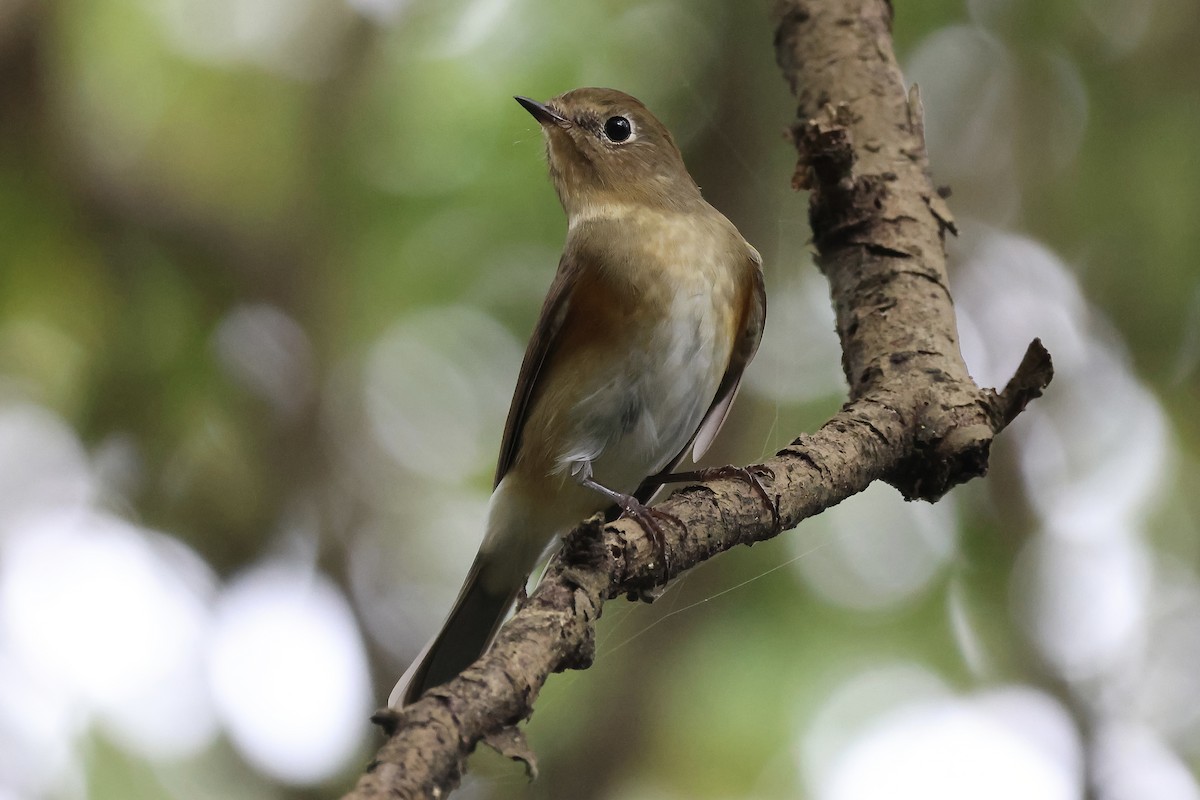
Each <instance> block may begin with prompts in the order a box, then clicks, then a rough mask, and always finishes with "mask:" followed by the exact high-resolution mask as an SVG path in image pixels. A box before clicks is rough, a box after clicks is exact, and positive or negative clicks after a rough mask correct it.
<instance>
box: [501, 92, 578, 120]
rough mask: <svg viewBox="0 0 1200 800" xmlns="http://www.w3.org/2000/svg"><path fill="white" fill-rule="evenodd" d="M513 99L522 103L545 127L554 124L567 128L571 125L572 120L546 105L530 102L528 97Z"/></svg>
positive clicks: (534, 101)
mask: <svg viewBox="0 0 1200 800" xmlns="http://www.w3.org/2000/svg"><path fill="white" fill-rule="evenodd" d="M513 99H514V100H516V101H517V102H518V103H520V104H521V105H522V107H524V109H525V110H526V111H528V112H529V113H530V114H532V115H533V118H534V119H536V120H537V121H538V122H540V123H541V124H543V125H550V124H554V125H558V126H560V127H563V128H565V127H567V126H568V125H570V124H571V120H569V119H567V118H566V117H564V116H563V115H562V114H559V113H558V112H557V111H554V110H553V109H551V108H550V107H549V106H547V105H545V104H544V103H539V102H538V101H537V100H530V99H529V98H528V97H520V96H518V97H514V98H513Z"/></svg>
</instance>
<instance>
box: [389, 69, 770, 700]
mask: <svg viewBox="0 0 1200 800" xmlns="http://www.w3.org/2000/svg"><path fill="white" fill-rule="evenodd" d="M516 100H517V102H519V103H520V104H521V105H522V106H524V107H525V109H526V110H527V111H528V112H529V113H530V114H532V115H533V117H534V119H536V120H537V121H538V122H539V123H540V124H541V126H542V133H543V135H544V136H545V139H546V150H547V155H548V161H549V166H550V177H551V179H552V180H553V181H554V188H555V190H556V191H557V192H558V198H559V201H560V202H561V203H562V207H563V210H564V211H565V212H566V214H567V242H566V247H565V249H564V250H563V255H562V260H561V261H560V262H559V265H558V273H557V274H556V275H555V277H554V282H553V283H552V284H551V286H550V292H549V294H548V295H547V297H546V301H545V303H544V305H543V306H542V312H541V316H540V317H539V319H538V321H537V326H536V328H535V329H534V331H533V338H532V339H530V342H529V347H528V349H527V350H526V352H525V360H524V362H523V363H522V364H521V372H520V375H519V376H518V378H517V388H516V392H515V393H514V395H513V400H512V406H511V408H510V410H509V412H508V422H507V424H506V425H505V429H504V438H503V441H502V443H501V445H500V461H499V464H498V465H497V467H496V483H495V491H494V492H493V494H492V499H491V503H490V505H489V507H488V518H487V530H486V533H485V535H484V539H483V544H482V546H481V547H480V549H479V554H478V555H477V556H476V557H475V563H474V564H473V565H472V567H471V571H470V573H469V574H468V575H467V579H466V582H465V583H464V584H463V587H462V590H461V591H460V593H459V595H458V600H457V601H456V602H455V604H454V608H453V610H452V611H451V612H450V616H449V617H448V618H447V620H446V622H445V624H444V625H443V627H442V630H441V632H440V633H438V635H437V636H436V637H435V638H434V639H433V641H432V642H430V643H429V644H428V645H427V646H426V647H425V649H424V651H422V653H421V654H420V655H419V656H418V657H417V659H416V661H415V662H414V663H413V665H412V666H411V667H410V668H409V670H408V671H407V672H406V673H405V675H404V677H402V678H401V679H400V682H399V683H398V684H397V685H396V688H395V689H394V690H393V691H392V695H391V697H390V698H389V700H388V704H389V705H390V706H393V707H396V708H400V707H402V706H404V705H407V704H408V703H411V702H413V701H414V700H415V699H416V698H417V697H419V696H420V695H421V694H422V693H423V692H424V691H425V690H426V689H428V688H430V687H432V686H437V685H440V684H442V683H445V682H446V681H448V680H450V679H451V678H453V677H454V676H455V675H457V674H458V672H459V671H461V670H462V669H464V668H465V667H467V666H468V665H470V664H471V662H473V661H474V660H475V659H476V658H478V657H479V656H480V655H482V654H483V652H484V651H486V650H487V648H488V646H489V645H490V644H491V641H492V639H493V638H494V637H495V635H496V632H497V630H498V629H499V627H500V624H501V622H503V620H504V618H505V616H506V615H507V614H508V612H509V610H510V609H511V608H512V606H513V604H514V603H515V601H516V598H517V596H518V594H519V593H520V591H521V589H522V588H523V587H524V586H525V582H526V581H527V580H528V578H529V574H530V573H531V572H532V570H533V568H534V567H535V566H536V565H537V563H538V561H539V560H540V559H541V558H542V557H543V555H545V553H546V551H547V549H548V548H549V547H550V546H552V545H554V544H555V543H556V542H557V537H558V536H559V535H560V534H561V533H563V532H565V531H566V530H568V529H569V528H570V527H571V526H573V525H575V524H577V523H578V522H580V521H581V520H583V519H585V518H586V517H588V516H590V515H592V514H595V513H596V512H598V511H603V510H605V509H607V508H610V507H612V506H614V505H616V506H618V507H620V508H621V509H622V510H624V511H625V512H626V513H628V514H633V515H637V516H638V517H639V518H640V519H644V518H645V509H644V508H643V507H642V505H641V501H642V500H646V499H648V498H649V496H650V495H651V494H653V492H654V490H655V489H656V488H657V487H658V486H659V485H661V483H662V482H663V478H664V476H665V473H666V472H667V471H669V470H671V469H673V468H674V467H675V465H676V464H678V463H679V462H680V461H681V460H682V459H683V457H684V456H685V455H686V454H687V452H688V450H691V451H692V455H693V458H695V459H699V458H700V456H701V455H703V453H704V451H705V450H707V449H708V447H709V445H710V444H712V441H713V439H714V437H716V435H717V431H718V430H720V428H721V425H722V423H723V422H724V421H725V417H726V415H727V414H728V412H729V408H730V405H731V404H732V403H733V399H734V396H735V395H736V394H737V389H738V384H739V382H740V381H741V377H742V372H743V370H745V368H746V365H747V364H748V363H749V362H750V359H751V358H752V357H753V356H754V353H755V351H756V350H757V349H758V342H759V339H760V337H761V336H762V330H763V324H764V321H765V319H766V294H765V291H764V288H763V275H762V262H761V259H760V258H759V255H758V252H757V251H756V250H755V249H754V248H753V247H751V246H750V245H749V244H747V243H746V240H745V239H743V238H742V236H741V234H740V233H738V231H737V228H735V227H734V226H733V223H731V222H730V221H729V220H727V219H726V218H725V217H724V216H722V215H721V213H720V212H718V211H717V210H716V209H714V208H713V207H712V206H710V205H709V204H708V203H707V202H705V200H704V198H703V197H701V196H700V188H699V187H698V186H697V185H696V183H695V181H693V180H692V178H691V176H690V175H689V174H688V171H687V168H686V167H685V166H684V163H683V156H681V155H680V153H679V148H678V147H676V146H675V142H674V140H673V139H672V138H671V134H670V133H668V132H667V129H666V128H665V127H663V125H662V123H660V122H659V121H658V120H657V119H655V118H654V116H653V115H651V113H650V112H649V111H648V110H647V109H646V107H645V106H643V105H642V104H641V103H640V102H638V101H637V100H636V99H634V98H633V97H630V96H629V95H627V94H625V93H623V92H618V91H616V90H613V89H576V90H574V91H571V92H567V93H566V94H563V95H560V96H558V97H555V98H554V99H552V100H550V101H549V102H548V103H546V104H544V105H543V104H542V103H538V102H536V101H533V100H530V99H528V98H525V97H518V98H516ZM635 495H636V496H635ZM639 498H640V499H639Z"/></svg>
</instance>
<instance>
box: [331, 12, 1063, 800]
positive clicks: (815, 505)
mask: <svg viewBox="0 0 1200 800" xmlns="http://www.w3.org/2000/svg"><path fill="white" fill-rule="evenodd" d="M891 14H892V11H891V7H890V5H889V4H888V3H886V2H885V1H884V0H784V1H783V2H779V3H778V4H777V8H776V12H775V16H776V21H777V24H778V29H777V32H776V38H775V48H776V57H777V59H778V62H779V65H780V67H781V69H782V70H783V73H784V76H785V78H786V79H787V80H788V81H789V82H790V84H791V86H792V90H793V93H794V94H795V95H796V99H797V101H798V111H797V122H796V124H795V125H794V126H793V128H792V131H793V141H794V143H795V145H796V149H797V152H798V154H799V159H798V162H797V166H796V172H795V175H794V177H793V183H794V185H795V186H796V188H798V189H807V190H809V191H810V192H811V196H810V223H811V226H812V230H813V239H814V242H815V243H816V245H817V247H818V249H819V252H820V255H819V258H818V264H819V266H820V268H821V270H822V271H823V272H824V274H825V275H826V276H827V277H828V279H829V283H830V290H831V294H832V298H833V303H834V307H835V309H836V313H837V327H838V334H839V336H840V337H841V342H842V350H843V357H842V366H843V369H844V370H845V373H846V378H847V380H848V382H849V384H850V397H851V402H849V403H848V404H847V405H846V406H844V407H843V409H842V410H841V411H840V412H839V413H838V414H837V415H835V416H834V417H833V418H832V419H830V420H829V421H828V422H826V423H825V424H824V425H823V426H821V428H820V430H818V431H816V432H815V433H812V434H805V435H802V436H800V437H798V438H797V439H796V440H795V441H793V442H792V443H791V444H790V445H789V446H788V447H786V448H784V449H783V450H781V451H780V452H779V453H777V454H776V455H775V457H773V458H771V459H769V460H767V461H766V462H765V463H764V464H762V465H759V466H757V467H756V468H755V470H756V472H757V473H758V474H759V475H760V477H761V480H762V483H763V485H764V487H765V488H766V490H767V492H768V494H769V496H770V497H771V498H772V499H773V501H774V502H775V504H776V505H777V510H778V519H779V520H780V523H781V524H780V525H779V526H777V525H775V523H774V516H775V515H774V513H773V512H774V510H773V509H766V508H764V507H763V505H764V504H763V500H762V498H761V497H760V496H759V495H758V494H757V493H755V492H754V491H751V490H750V487H748V486H747V484H746V483H745V482H744V481H739V480H738V479H736V478H729V479H721V480H714V481H709V482H706V483H705V484H703V485H698V486H692V487H688V488H685V489H683V490H681V491H678V492H676V493H675V494H673V495H672V496H671V497H670V498H668V499H667V500H666V501H665V502H664V503H662V504H661V506H660V508H661V509H662V510H663V511H665V512H667V513H669V514H671V515H674V516H675V517H677V518H678V519H679V521H680V522H681V523H682V527H681V528H680V529H679V530H678V531H672V530H670V529H668V530H667V534H668V536H667V539H668V541H667V543H666V548H667V555H668V559H667V563H668V564H670V566H671V573H672V574H670V575H668V574H665V570H664V567H663V564H662V563H661V561H659V560H658V559H657V555H658V553H657V550H656V547H655V545H654V544H653V542H652V540H651V539H650V538H649V537H648V536H647V535H646V533H645V532H644V531H643V530H642V529H641V528H640V527H639V526H638V525H637V524H636V523H635V522H632V521H629V520H619V521H618V522H616V523H613V524H611V525H607V526H601V524H600V523H599V521H596V520H593V521H592V522H590V523H588V524H585V525H583V526H581V527H580V528H578V529H576V530H575V531H573V532H572V533H571V535H570V536H568V537H567V541H566V544H565V546H564V549H563V552H562V554H561V555H560V556H559V557H558V558H557V559H556V560H555V561H554V562H553V563H552V565H551V567H550V568H549V570H548V571H547V573H546V575H545V576H544V578H543V579H542V581H541V583H540V584H539V586H538V588H537V589H536V590H535V591H534V593H533V595H532V596H531V597H530V598H529V599H528V600H527V601H526V602H525V603H523V604H522V606H521V608H520V609H519V610H518V612H517V613H516V615H515V616H514V617H513V618H512V619H511V620H510V621H509V622H508V624H506V625H505V626H504V629H503V630H502V631H501V634H500V636H499V638H498V639H497V641H496V643H495V644H494V646H493V647H492V649H491V650H490V651H489V652H488V653H487V654H486V655H484V656H483V657H482V658H481V659H480V660H479V661H477V662H476V663H475V664H474V665H472V667H471V668H470V669H468V670H466V671H464V672H463V673H462V675H460V676H459V677H457V678H456V679H454V680H453V681H451V682H450V683H448V684H446V685H445V686H442V687H439V688H437V689H434V690H432V691H430V692H429V693H428V694H427V695H426V696H425V697H424V698H423V699H422V700H421V701H419V702H418V703H415V704H414V705H412V706H409V707H408V708H406V709H404V710H403V711H402V712H394V711H390V710H387V711H383V712H380V713H379V714H377V715H376V718H375V719H376V721H377V722H378V723H379V724H380V725H381V726H383V728H384V730H385V731H386V732H387V733H388V736H389V738H388V741H387V742H386V743H385V744H384V746H383V747H382V749H380V751H379V753H378V755H377V756H376V758H375V760H374V761H373V762H372V763H371V765H370V766H369V767H368V769H367V771H366V773H365V774H364V775H363V776H362V777H361V778H360V780H359V782H358V785H357V786H356V787H355V789H354V790H353V791H352V792H351V793H350V794H348V795H347V796H346V797H347V800H366V799H367V798H382V797H393V798H394V797H404V798H408V797H438V796H444V795H445V794H446V793H447V792H449V791H450V790H452V789H453V788H454V787H455V786H457V784H458V780H459V778H460V776H461V774H462V771H463V769H464V766H465V761H466V758H467V756H468V755H469V754H470V752H471V751H472V750H473V749H474V747H475V745H476V744H477V743H478V742H480V741H483V740H487V739H488V738H489V737H495V736H498V735H500V734H501V733H503V734H504V736H505V741H504V747H503V750H504V752H506V753H507V754H510V755H514V756H515V757H518V758H525V759H526V760H527V761H528V762H529V763H530V764H531V765H532V755H531V754H529V753H528V752H527V750H528V749H527V748H525V747H524V745H523V743H522V742H521V740H520V737H519V734H515V730H516V729H515V726H516V725H517V723H519V722H521V721H522V720H525V719H528V718H529V716H530V715H531V714H532V713H533V707H534V702H535V700H536V699H537V695H538V693H539V691H540V690H541V688H542V686H543V684H544V683H545V681H546V678H547V677H548V676H549V675H550V674H551V673H552V672H559V671H562V670H565V669H583V668H586V667H587V666H589V665H590V664H591V662H592V659H593V657H594V654H595V642H594V635H595V622H596V619H597V618H598V617H599V616H600V612H601V609H602V607H603V604H604V602H605V601H606V600H608V599H610V598H614V597H618V596H620V595H622V594H631V595H637V594H640V593H644V592H649V591H652V590H654V589H656V588H658V587H662V586H663V585H665V584H666V582H667V581H668V580H669V579H670V578H671V577H673V576H674V575H677V574H679V573H681V572H683V571H686V570H688V569H690V568H692V567H693V566H695V565H697V564H699V563H700V562H702V561H705V560H707V559H709V558H711V557H713V556H714V555H716V554H717V553H720V552H723V551H725V550H729V549H730V548H732V547H735V546H737V545H740V544H751V543H753V542H757V541H762V540H765V539H769V538H771V537H773V536H776V535H778V534H779V533H780V532H781V530H786V529H789V528H792V527H795V526H796V525H797V524H798V523H799V522H800V521H801V520H803V519H804V518H806V517H809V516H812V515H814V514H817V513H819V512H821V511H823V510H825V509H827V508H829V507H831V506H834V505H836V504H837V503H839V502H841V501H842V500H843V499H845V498H847V497H849V496H850V495H853V494H855V493H857V492H860V491H862V490H863V489H865V488H866V487H867V486H868V485H869V484H870V483H871V482H873V481H875V480H877V479H882V480H886V481H888V482H889V483H891V484H892V485H893V486H895V487H896V488H898V489H899V490H900V491H901V492H902V493H903V494H904V496H905V497H906V498H908V499H917V498H920V499H926V500H936V499H937V498H939V497H941V496H942V495H943V494H945V493H946V492H947V491H948V490H949V489H951V488H952V487H953V486H955V485H957V484H959V483H962V482H964V481H967V480H970V479H971V478H973V477H976V476H980V475H983V474H984V473H985V472H986V471H987V462H988V452H989V448H990V447H991V442H992V439H993V438H994V436H995V435H996V434H997V433H999V432H1000V431H1001V430H1002V429H1003V428H1004V427H1005V426H1006V425H1008V423H1010V422H1011V421H1012V420H1013V419H1014V418H1015V417H1016V416H1017V414H1019V413H1020V411H1021V410H1022V409H1023V408H1024V407H1025V405H1026V404H1027V403H1028V402H1029V401H1030V400H1032V399H1033V398H1035V397H1037V396H1038V395H1040V394H1041V391H1042V390H1043V389H1044V388H1045V387H1046V385H1047V384H1048V383H1049V382H1050V379H1051V377H1052V374H1053V370H1052V367H1051V363H1050V357H1049V354H1048V353H1046V351H1045V349H1044V348H1043V347H1042V346H1041V343H1040V342H1038V341H1036V340H1035V341H1034V342H1033V343H1032V344H1030V346H1029V350H1028V351H1027V352H1026V354H1025V358H1024V359H1023V360H1022V361H1021V364H1020V366H1019V367H1018V369H1017V372H1016V374H1015V375H1014V377H1013V378H1012V380H1010V381H1009V383H1008V385H1007V387H1006V388H1005V389H1004V391H1003V392H1001V393H999V394H997V393H996V392H994V391H992V390H990V389H981V388H979V387H978V386H976V385H975V383H974V382H973V381H972V380H971V377H970V375H969V374H968V372H967V368H966V365H965V364H964V363H963V360H962V356H961V354H960V352H959V349H958V335H957V330H956V326H955V318H954V307H953V303H952V300H951V296H950V292H949V289H948V282H947V278H946V268H945V249H944V237H945V235H946V233H947V232H951V233H952V232H954V222H953V218H952V217H951V215H950V212H949V209H948V208H947V207H946V205H945V203H944V202H943V200H942V197H941V195H940V194H939V193H938V191H937V190H936V189H935V187H934V185H933V183H932V181H931V178H930V173H929V165H928V160H927V158H926V154H925V144H924V132H923V130H922V112H921V108H920V100H919V97H918V94H917V92H916V89H915V87H914V89H913V91H912V92H911V93H906V92H905V89H904V84H903V79H902V76H901V74H900V71H899V68H898V67H897V65H896V61H895V56H894V55H893V52H892V44H891V31H890V25H891ZM672 534H677V535H672Z"/></svg>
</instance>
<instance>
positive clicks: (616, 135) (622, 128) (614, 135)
mask: <svg viewBox="0 0 1200 800" xmlns="http://www.w3.org/2000/svg"><path fill="white" fill-rule="evenodd" d="M604 135H605V136H607V137H608V140H609V141H610V142H617V143H620V142H623V141H625V140H626V139H628V138H629V137H630V136H632V135H633V126H632V125H630V124H629V120H627V119H625V118H624V117H609V118H608V121H607V122H605V123H604Z"/></svg>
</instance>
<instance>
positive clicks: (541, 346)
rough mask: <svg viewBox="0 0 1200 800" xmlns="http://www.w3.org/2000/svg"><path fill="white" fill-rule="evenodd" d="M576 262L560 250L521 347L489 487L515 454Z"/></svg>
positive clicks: (560, 319) (554, 341) (565, 306)
mask: <svg viewBox="0 0 1200 800" xmlns="http://www.w3.org/2000/svg"><path fill="white" fill-rule="evenodd" d="M577 273H578V263H577V262H576V261H574V260H573V259H570V258H568V257H567V255H566V254H565V253H564V254H563V257H562V259H561V260H559V262H558V272H557V273H556V274H555V276H554V282H553V283H551V284H550V291H549V292H547V293H546V301H545V302H544V303H543V304H542V312H541V314H540V315H539V316H538V321H537V327H535V328H534V330H533V336H532V337H531V338H530V339H529V346H528V347H527V348H526V350H525V359H524V360H523V361H522V362H521V372H520V374H519V375H518V376H517V388H516V390H515V391H514V392H513V399H512V405H511V406H509V409H508V419H507V420H506V421H505V423H504V438H503V439H501V440H500V460H499V461H498V462H497V464H496V480H495V483H494V484H493V488H495V487H496V486H498V485H499V484H500V480H501V479H502V478H503V477H504V475H505V473H507V472H508V470H509V468H510V467H512V464H513V461H514V460H515V459H516V457H517V448H518V447H519V445H520V442H521V430H522V428H524V426H525V420H526V418H527V417H528V411H529V401H530V399H531V398H532V397H533V394H534V389H535V388H536V387H537V384H538V379H539V378H540V377H541V374H542V367H543V366H544V365H545V364H546V361H547V360H549V358H550V356H551V354H552V352H553V351H554V348H555V347H556V345H557V343H558V341H559V336H558V333H559V331H560V330H562V326H563V321H564V320H566V318H567V311H568V307H569V305H570V303H569V300H570V296H571V291H570V290H571V286H572V284H573V283H574V282H575V280H576V276H577Z"/></svg>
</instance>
